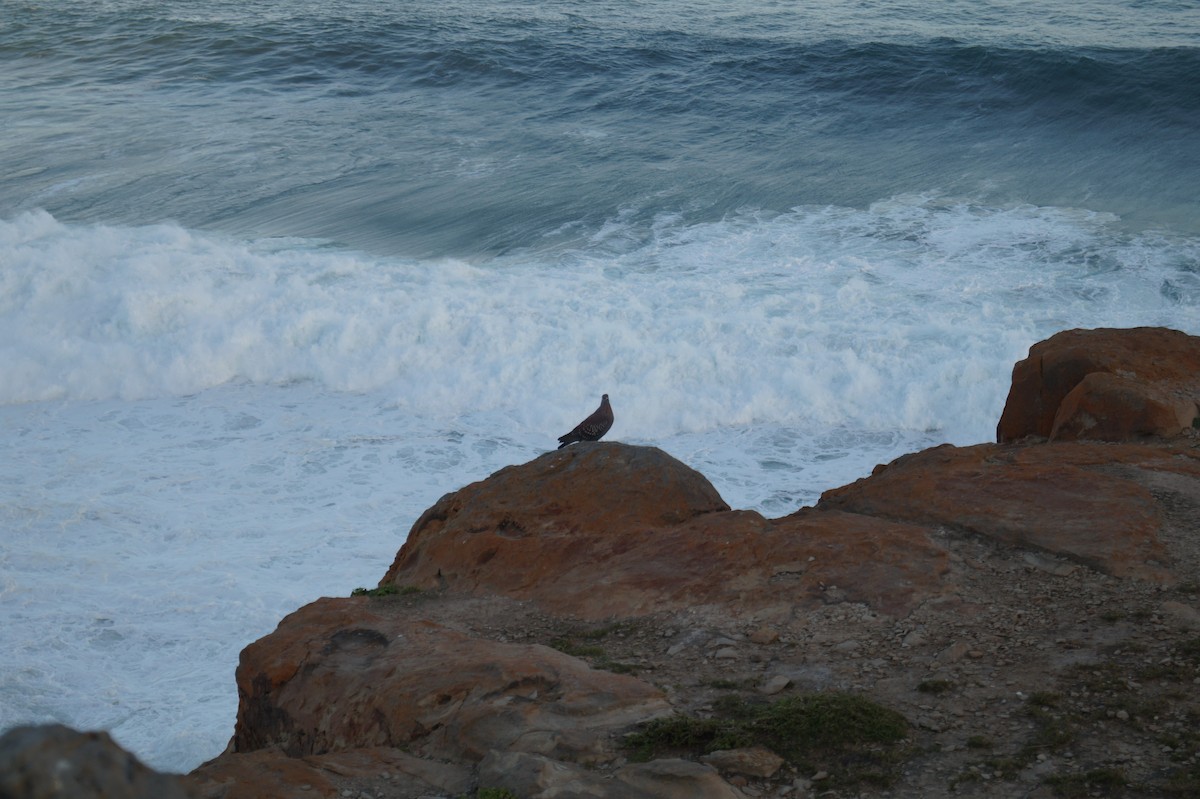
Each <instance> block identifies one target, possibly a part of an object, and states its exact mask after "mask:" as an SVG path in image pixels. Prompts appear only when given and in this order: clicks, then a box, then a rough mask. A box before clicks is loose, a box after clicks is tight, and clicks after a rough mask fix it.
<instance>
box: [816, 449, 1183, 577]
mask: <svg viewBox="0 0 1200 799" xmlns="http://www.w3.org/2000/svg"><path fill="white" fill-rule="evenodd" d="M1168 477H1169V478H1170V479H1173V480H1176V481H1179V482H1180V483H1181V484H1185V485H1186V486H1188V487H1189V488H1190V490H1191V491H1200V461H1197V459H1196V453H1195V450H1194V449H1192V448H1190V447H1170V446H1160V447H1149V446H1137V445H1131V444H1123V445H1121V444H1096V443H1083V442H1079V443H1048V444H1043V445H1040V446H1021V445H999V444H979V445H976V446H973V447H954V446H950V445H945V446H941V447H936V448H934V449H929V450H925V451H923V452H918V453H915V454H912V455H905V456H903V457H901V458H898V459H897V460H895V461H894V462H892V463H891V464H889V465H888V466H886V467H884V468H879V469H876V471H875V473H874V474H872V475H871V476H870V477H866V478H863V479H861V480H858V481H857V482H854V483H851V484H850V485H848V486H843V487H842V488H836V489H833V490H831V491H826V492H825V493H824V494H823V495H822V496H821V500H820V502H819V503H818V508H822V509H831V510H839V511H844V512H847V511H848V512H853V513H863V514H869V515H875V516H883V517H886V518H890V519H897V520H902V521H905V522H910V523H916V524H925V525H937V526H945V527H951V528H957V529H963V530H967V531H970V532H972V533H978V534H981V535H984V536H987V537H989V538H992V539H994V540H995V541H997V542H1000V543H1003V544H1006V545H1009V546H1019V547H1027V548H1031V549H1035V550H1043V551H1046V552H1052V553H1055V554H1059V555H1063V556H1065V557H1068V558H1070V559H1072V560H1075V561H1076V562H1079V563H1082V564H1084V565H1087V566H1090V567H1092V568H1095V569H1098V570H1100V571H1103V572H1105V573H1108V574H1112V575H1115V576H1119V577H1126V576H1132V577H1139V578H1143V579H1147V580H1151V581H1166V580H1169V579H1170V577H1169V574H1168V571H1167V569H1166V568H1165V552H1164V549H1163V545H1162V542H1161V541H1160V538H1159V532H1160V530H1161V528H1162V526H1163V523H1164V518H1163V509H1162V507H1161V506H1160V502H1159V501H1158V500H1157V499H1156V497H1155V490H1157V488H1156V487H1157V486H1158V484H1159V483H1161V482H1162V481H1163V480H1164V479H1167V478H1168Z"/></svg>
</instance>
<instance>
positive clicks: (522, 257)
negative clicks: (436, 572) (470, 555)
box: [0, 0, 1200, 771]
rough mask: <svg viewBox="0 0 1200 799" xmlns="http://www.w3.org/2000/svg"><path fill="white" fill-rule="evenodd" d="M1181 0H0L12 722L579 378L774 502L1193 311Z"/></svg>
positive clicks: (1197, 179) (249, 636)
mask: <svg viewBox="0 0 1200 799" xmlns="http://www.w3.org/2000/svg"><path fill="white" fill-rule="evenodd" d="M1198 74H1200V13H1197V11H1196V6H1195V4H1194V2H1191V0H1186V1H1184V0H1127V1H1122V2H1118V0H1071V1H1070V2H1067V0H1037V2H1034V0H990V1H989V0H971V1H970V2H967V1H966V0H945V1H944V2H915V1H914V0H877V1H876V2H866V0H824V1H822V0H813V1H812V2H807V3H793V2H781V1H779V0H745V1H744V2H739V1H737V0H735V2H729V1H728V0H722V2H712V1H711V0H688V2H681V1H680V0H623V1H622V2H617V1H616V0H585V1H576V2H567V1H565V0H542V1H540V2H536V3H534V2H506V1H504V0H475V1H474V2H466V1H465V0H438V1H437V2H432V1H427V0H408V2H387V1H386V0H349V1H348V2H338V3H328V2H321V3H317V2H304V1H303V0H291V1H289V2H279V1H269V0H237V2H232V1H229V0H180V1H178V2H139V1H137V0H75V2H71V3H60V2H26V1H25V0H0V452H2V456H3V457H2V458H0V630H2V636H3V644H2V645H0V730H3V729H8V728H10V727H12V726H15V725H18V724H24V723H43V722H51V721H58V722H63V723H66V724H70V725H73V726H75V727H78V728H84V729H104V730H108V731H109V732H111V733H112V734H113V736H114V737H115V738H116V739H117V740H118V741H119V742H120V743H121V744H123V745H124V746H126V747H127V748H129V749H130V750H131V751H133V752H134V753H135V754H137V755H138V756H139V757H140V758H142V759H143V760H144V761H146V762H147V763H149V764H150V765H152V766H154V767H156V768H159V769H163V770H174V771H187V770H190V769H191V768H194V767H195V766H196V765H198V764H199V763H201V762H203V761H204V760H206V759H209V758H211V757H214V756H215V755H217V754H218V753H219V752H220V751H221V750H222V749H223V748H224V746H225V744H226V743H227V741H228V740H229V738H230V736H231V734H232V731H233V724H234V717H235V713H236V707H237V694H236V688H235V685H234V669H235V668H236V665H237V657H238V653H239V651H240V650H241V649H242V648H243V647H244V646H246V645H247V644H248V643H250V642H251V641H253V640H255V639H256V638H259V637H261V636H262V635H265V634H266V633H268V632H270V631H271V630H272V629H273V628H274V626H275V624H276V623H277V621H278V620H279V619H280V618H281V617H282V616H284V615H285V614H287V613H289V612H290V611H292V610H294V609H295V608H297V607H299V606H301V605H303V604H305V603H307V602H309V601H311V600H313V599H315V598H317V597H319V596H345V595H348V594H349V593H350V592H351V590H352V589H354V588H356V587H359V586H373V585H375V583H376V582H377V581H378V580H379V578H380V577H381V576H382V575H383V573H384V571H385V570H386V569H387V567H388V565H389V564H390V562H391V560H392V558H393V556H394V555H395V552H396V550H397V549H398V548H399V547H400V545H401V544H402V543H403V542H404V539H405V536H406V535H407V532H408V530H409V528H410V527H411V525H412V523H413V522H414V521H415V520H416V519H417V517H418V516H419V515H420V514H421V512H422V511H423V510H424V509H425V508H427V507H428V506H430V505H431V504H433V503H434V502H435V501H436V500H437V499H438V498H439V497H440V496H441V495H442V494H444V493H446V492H449V491H453V490H455V489H457V488H459V487H461V486H463V485H465V484H467V483H470V482H473V481H476V480H480V479H483V478H485V477H487V476H488V475H489V474H491V473H492V472H494V471H496V470H498V469H500V468H502V467H504V466H506V465H509V464H514V463H522V462H525V461H528V460H530V459H532V458H534V457H536V456H538V455H539V454H541V453H543V452H545V451H547V450H549V449H551V448H553V447H554V446H555V445H556V441H555V439H556V437H557V436H558V435H560V434H562V433H564V432H566V431H567V430H569V429H570V428H571V427H573V426H574V425H575V423H576V422H578V421H579V420H580V419H582V418H583V417H584V416H586V415H587V414H588V413H589V412H590V411H591V410H593V409H594V408H595V407H596V405H597V403H598V401H599V398H600V395H601V394H602V393H608V394H609V395H610V396H611V398H612V404H613V408H614V411H615V413H616V423H615V424H614V426H613V428H612V430H611V432H610V433H609V435H608V439H610V440H617V441H624V442H628V443H633V444H642V445H648V446H656V447H660V448H662V449H663V450H665V451H667V452H668V453H670V454H672V455H674V456H675V457H677V458H679V459H680V460H682V461H683V462H685V463H687V464H688V465H690V466H692V467H694V468H696V469H698V470H699V471H700V472H702V473H703V474H704V475H706V476H707V477H708V479H709V480H711V481H712V483H713V484H714V485H715V486H716V488H717V490H718V491H720V493H721V494H722V496H723V497H724V498H725V499H726V501H727V502H729V503H730V504H731V505H732V506H733V507H736V508H748V509H754V510H757V511H760V512H762V513H763V514H765V515H768V516H782V515H786V514H788V513H791V512H793V511H794V510H796V509H798V508H800V507H803V506H806V505H812V504H813V503H815V502H816V500H817V499H818V497H819V496H820V494H821V492H822V491H824V490H826V489H829V488H832V487H836V486H839V485H843V484H845V483H848V482H851V481H853V480H855V479H857V478H859V477H862V476H864V475H866V474H868V473H869V472H870V470H871V469H872V467H874V466H875V465H876V464H877V463H881V462H887V461H890V460H892V459H893V458H895V457H897V456H899V455H901V454H904V453H906V452H912V451H915V450H919V449H922V448H925V447H929V446H933V445H937V444H941V443H943V442H951V443H954V444H962V445H965V444H974V443H979V442H984V441H991V440H994V435H995V425H996V422H997V421H998V419H999V416H1000V412H1001V410H1002V409H1003V404H1004V400H1005V397H1006V395H1007V391H1008V385H1009V379H1010V375H1011V369H1012V366H1013V364H1014V363H1015V362H1016V361H1017V360H1019V359H1021V358H1022V357H1024V356H1025V355H1026V353H1027V351H1028V348H1029V346H1030V345H1032V344H1033V343H1035V342H1036V341H1039V340H1041V339H1044V338H1046V337H1048V336H1050V335H1052V334H1053V333H1055V332H1057V331H1059V330H1062V329H1067V328H1074V327H1129V326H1139V325H1163V326H1169V327H1173V328H1177V329H1180V330H1184V331H1186V332H1188V333H1192V334H1200V213H1198V211H1200V188H1198V187H1200V87H1198V86H1197V83H1196V79H1195V76H1196V75H1198Z"/></svg>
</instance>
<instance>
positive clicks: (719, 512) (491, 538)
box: [381, 443, 946, 619]
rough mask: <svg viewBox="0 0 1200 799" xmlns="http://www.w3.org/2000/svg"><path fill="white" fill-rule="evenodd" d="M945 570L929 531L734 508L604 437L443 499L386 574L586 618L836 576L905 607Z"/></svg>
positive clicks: (400, 582)
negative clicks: (774, 517) (524, 601)
mask: <svg viewBox="0 0 1200 799" xmlns="http://www.w3.org/2000/svg"><path fill="white" fill-rule="evenodd" d="M885 550H886V551H887V553H888V554H889V556H888V557H880V555H881V554H882V553H884V552H885ZM945 571H946V558H945V553H944V551H942V550H941V548H940V547H937V546H935V545H934V544H933V543H932V542H931V541H930V540H929V537H928V534H927V530H925V529H924V528H921V527H917V526H913V525H906V524H900V523H894V522H889V521H887V520H882V519H871V518H867V517H864V516H851V515H844V514H815V513H812V512H810V511H801V512H799V513H796V514H793V515H792V516H788V517H786V518H783V519H778V520H768V519H765V518H763V517H762V516H761V515H759V514H757V513H753V512H749V511H730V510H729V508H728V506H727V505H726V504H725V502H724V501H723V500H722V499H721V497H720V496H719V495H718V494H717V492H716V490H715V489H714V488H713V487H712V485H711V484H710V483H709V482H708V480H706V479H705V478H704V477H703V476H702V475H700V474H699V473H698V472H696V471H694V470H692V469H690V468H688V467H687V466H685V465H684V464H682V463H680V462H679V461H677V460H675V459H674V458H672V457H671V456H669V455H667V454H666V453H664V452H662V451H661V450H658V449H654V448H651V447H632V446H629V445H626V444H617V443H595V444H578V445H576V446H573V447H570V448H568V449H566V450H562V451H557V452H551V453H548V454H546V455H543V456H541V457H540V458H537V459H535V460H533V461H531V462H530V463H527V464H524V465H521V466H511V467H508V468H507V469H503V470H501V471H500V472H498V473H496V474H495V475H493V476H492V477H489V478H488V479H487V480H484V481H482V482H479V483H475V484H473V485H470V486H467V487H466V488H464V489H462V490H461V491H458V492H455V493H453V494H448V495H447V496H445V497H443V498H442V499H441V500H440V501H439V502H438V503H437V504H436V505H434V506H433V508H431V509H430V510H429V511H427V512H426V513H425V514H424V515H423V516H422V517H421V518H420V519H419V520H418V521H417V523H416V525H415V526H414V527H413V530H412V532H411V533H410V535H409V537H408V540H407V541H406V542H405V544H404V546H403V547H402V548H401V550H400V553H399V554H398V555H397V557H396V561H395V563H393V564H392V568H391V569H390V570H389V571H388V573H387V575H386V576H385V577H384V578H383V581H382V582H381V585H392V586H398V587H405V588H413V587H416V588H421V589H434V588H439V587H443V586H444V587H446V588H447V589H449V590H451V591H463V592H469V593H499V594H503V595H505V596H509V597H512V598H515V599H528V600H532V601H534V602H535V603H537V605H538V606H539V607H542V608H544V609H546V610H549V611H553V612H555V613H561V614H570V615H574V616H579V617H581V618H589V619H603V618H609V617H612V616H621V617H626V616H637V615H644V614H646V613H650V612H657V611H662V610H667V609H678V608H696V607H715V606H719V607H722V608H725V609H734V608H736V609H737V610H739V611H741V612H753V611H757V610H761V609H763V608H768V607H772V606H777V605H780V604H787V605H788V606H790V605H792V604H796V603H804V602H806V601H818V600H819V595H820V592H821V586H823V585H840V586H845V587H846V590H847V591H849V592H850V593H851V594H852V595H853V596H854V597H855V598H856V599H861V600H862V601H865V602H868V603H869V604H871V605H873V606H875V607H877V608H879V609H881V610H884V611H885V612H889V613H896V612H901V611H902V610H903V609H905V608H908V607H911V606H912V604H913V603H915V602H919V601H921V600H922V599H924V598H927V597H928V596H929V595H930V594H931V593H937V592H938V591H940V578H941V576H942V575H943V574H944V573H945Z"/></svg>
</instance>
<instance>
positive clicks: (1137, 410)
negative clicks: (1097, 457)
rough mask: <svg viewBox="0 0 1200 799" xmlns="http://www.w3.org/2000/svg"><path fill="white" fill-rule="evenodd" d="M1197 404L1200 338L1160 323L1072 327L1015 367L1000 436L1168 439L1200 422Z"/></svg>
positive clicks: (1041, 344) (998, 431)
mask: <svg viewBox="0 0 1200 799" xmlns="http://www.w3.org/2000/svg"><path fill="white" fill-rule="evenodd" d="M1198 402H1200V338H1196V337H1194V336H1189V335H1187V334H1185V333H1181V332H1179V331H1177V330H1169V329H1166V328H1157V327H1142V328H1134V329H1131V330H1120V329H1105V328H1102V329H1097V330H1065V331H1063V332H1061V333H1057V334H1055V335H1054V336H1051V337H1050V338H1049V339H1046V340H1045V341H1041V342H1038V343H1037V344H1034V345H1033V346H1032V347H1030V349H1029V357H1027V358H1025V359H1024V360H1022V361H1019V362H1018V363H1017V364H1016V366H1014V367H1013V376H1012V386H1011V388H1010V390H1009V394H1008V401H1007V402H1006V403H1005V406H1004V413H1003V414H1002V415H1001V417H1000V422H999V424H998V425H997V427H996V440H997V441H998V442H1000V443H1007V442H1012V441H1018V440H1020V439H1022V438H1025V437H1026V436H1040V437H1042V438H1050V439H1055V440H1064V441H1065V440H1081V439H1089V440H1095V441H1128V440H1133V439H1137V438H1142V437H1148V436H1157V437H1169V436H1174V435H1177V434H1179V433H1180V432H1181V431H1184V430H1186V429H1188V428H1190V427H1191V426H1192V425H1193V424H1195V422H1196V420H1197V416H1198V415H1200V411H1198V410H1197V403H1198Z"/></svg>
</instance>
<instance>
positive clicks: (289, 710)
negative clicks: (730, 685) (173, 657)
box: [233, 598, 667, 761]
mask: <svg viewBox="0 0 1200 799" xmlns="http://www.w3.org/2000/svg"><path fill="white" fill-rule="evenodd" d="M237 681H238V697H239V706H238V719H237V727H236V730H235V733H234V738H233V748H234V751H236V752H243V753H244V752H253V751H256V750H259V749H264V748H270V747H275V748H278V749H279V750H281V751H282V752H285V753H286V754H288V755H291V756H293V757H298V756H305V755H314V754H323V753H327V752H339V751H345V750H349V749H355V748H364V747H397V748H399V747H403V748H407V749H409V751H411V752H412V753H414V754H417V755H418V756H419V755H421V754H422V753H423V752H425V751H431V752H436V753H437V756H438V757H440V758H455V759H464V760H468V761H473V760H479V759H480V758H482V757H483V756H484V755H485V754H486V753H487V752H488V751H489V750H491V749H498V750H508V749H511V750H519V751H527V752H536V753H541V754H549V755H555V756H566V757H571V758H573V759H576V760H582V761H586V760H588V759H589V758H591V757H593V756H598V755H600V754H601V753H602V752H603V750H604V747H605V746H606V742H605V736H606V735H607V733H608V732H609V731H611V730H612V729H614V728H620V727H623V726H628V725H630V724H632V723H634V722H635V721H642V720H645V719H647V718H651V717H654V716H656V715H661V714H662V713H664V712H666V709H667V704H666V702H665V700H664V699H663V697H662V694H661V693H660V692H659V691H658V690H657V689H655V688H653V687H651V686H650V685H648V684H646V683H644V682H642V681H641V680H638V679H635V678H633V677H629V676H624V675H618V674H612V673H609V672H603V671H595V670H592V669H591V668H589V667H588V666H587V665H586V664H584V663H583V662H582V661H580V660H577V659H575V658H572V657H569V656H567V655H565V654H563V653H561V652H558V651H557V650H553V649H550V648H548V647H544V646H537V645H532V646H527V645H517V644H503V643H496V642H491V641H484V640H481V639H476V638H470V637H468V636H466V635H463V634H462V633H458V632H455V631H453V630H450V629H448V628H446V627H443V626H441V625H438V624H435V623H433V622H429V621H423V620H421V619H414V618H410V617H407V616H406V617H401V616H400V614H396V613H387V612H385V611H382V610H377V609H376V608H375V607H373V606H372V604H371V600H369V599H366V598H353V599H322V600H318V601H317V602H314V603H312V604H310V605H307V606H306V607H304V608H301V609H300V610H298V611H296V612H295V613H293V614H291V615H289V616H287V617H286V618H285V619H284V620H283V621H282V622H281V623H280V625H279V627H278V629H276V631H275V632H274V633H272V634H271V635H268V636H266V637H265V638H262V639H260V640H258V641H256V642H255V643H253V644H251V645H250V646H248V647H246V649H245V650H243V651H242V656H241V663H240V665H239V666H238V670H237Z"/></svg>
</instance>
